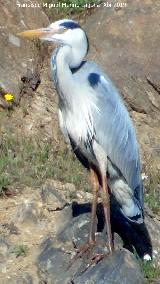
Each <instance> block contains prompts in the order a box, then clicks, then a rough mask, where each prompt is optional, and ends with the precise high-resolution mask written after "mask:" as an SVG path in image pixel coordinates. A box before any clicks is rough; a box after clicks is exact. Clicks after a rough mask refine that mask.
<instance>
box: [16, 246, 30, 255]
mask: <svg viewBox="0 0 160 284" xmlns="http://www.w3.org/2000/svg"><path fill="white" fill-rule="evenodd" d="M12 253H14V254H15V255H16V257H20V256H23V257H25V256H27V254H28V247H27V246H26V245H17V246H15V247H14V248H13V249H12Z"/></svg>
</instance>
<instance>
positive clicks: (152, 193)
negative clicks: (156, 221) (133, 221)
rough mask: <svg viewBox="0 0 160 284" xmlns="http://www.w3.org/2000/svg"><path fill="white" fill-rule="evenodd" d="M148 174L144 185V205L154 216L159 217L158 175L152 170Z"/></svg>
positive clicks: (159, 177) (159, 181)
mask: <svg viewBox="0 0 160 284" xmlns="http://www.w3.org/2000/svg"><path fill="white" fill-rule="evenodd" d="M150 163H151V162H150ZM151 164H152V163H151ZM148 172H149V173H150V176H149V177H148V181H147V182H146V183H145V184H144V185H145V203H146V204H147V205H148V207H149V208H150V209H151V210H152V212H153V213H154V214H157V215H159V216H160V175H159V173H157V171H155V170H154V169H153V168H150V169H149V170H148Z"/></svg>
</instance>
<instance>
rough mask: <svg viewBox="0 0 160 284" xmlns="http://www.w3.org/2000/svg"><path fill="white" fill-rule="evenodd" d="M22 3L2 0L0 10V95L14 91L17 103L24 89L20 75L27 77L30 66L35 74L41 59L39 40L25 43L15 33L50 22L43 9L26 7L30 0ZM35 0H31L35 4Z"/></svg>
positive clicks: (14, 0)
mask: <svg viewBox="0 0 160 284" xmlns="http://www.w3.org/2000/svg"><path fill="white" fill-rule="evenodd" d="M22 2H23V1H16V0H13V1H9V0H7V1H2V3H1V9H0V29H1V33H0V54H1V57H0V95H3V94H4V93H11V94H13V95H14V99H15V102H16V103H17V102H19V99H20V93H21V91H22V85H23V84H22V82H21V78H23V77H25V76H26V74H27V69H30V70H31V71H32V73H33V74H34V73H35V72H36V69H37V68H38V64H40V62H41V61H42V58H41V57H40V45H39V43H37V44H34V43H33V42H30V41H28V42H27V43H26V41H22V40H20V39H19V38H18V37H17V35H16V34H17V33H18V32H20V31H23V30H27V29H34V28H38V27H44V26H47V25H48V18H47V16H46V15H45V13H44V12H43V10H42V9H41V8H33V7H27V5H30V4H31V1H24V3H22ZM36 3H37V1H35V0H33V1H32V4H33V5H34V4H36ZM22 4H23V5H24V4H25V5H26V6H25V7H23V6H22ZM1 105H3V101H2V102H1Z"/></svg>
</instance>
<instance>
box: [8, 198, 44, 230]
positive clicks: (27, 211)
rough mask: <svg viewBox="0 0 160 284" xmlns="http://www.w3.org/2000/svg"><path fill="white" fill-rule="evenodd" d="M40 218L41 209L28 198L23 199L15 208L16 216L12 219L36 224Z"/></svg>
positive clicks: (22, 222)
mask: <svg viewBox="0 0 160 284" xmlns="http://www.w3.org/2000/svg"><path fill="white" fill-rule="evenodd" d="M40 218H41V211H40V210H39V208H38V206H37V204H36V203H35V202H32V201H30V200H27V199H26V200H25V201H24V203H21V204H20V205H19V206H18V208H17V213H16V216H15V217H14V221H15V222H18V223H21V224H25V225H26V224H28V225H31V224H37V223H38V221H39V220H40Z"/></svg>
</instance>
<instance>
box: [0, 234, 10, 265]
mask: <svg viewBox="0 0 160 284" xmlns="http://www.w3.org/2000/svg"><path fill="white" fill-rule="evenodd" d="M10 248H11V245H10V243H9V242H8V241H7V240H6V239H5V238H4V237H0V262H1V259H2V260H3V259H4V258H6V257H8V256H9V253H10Z"/></svg>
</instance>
